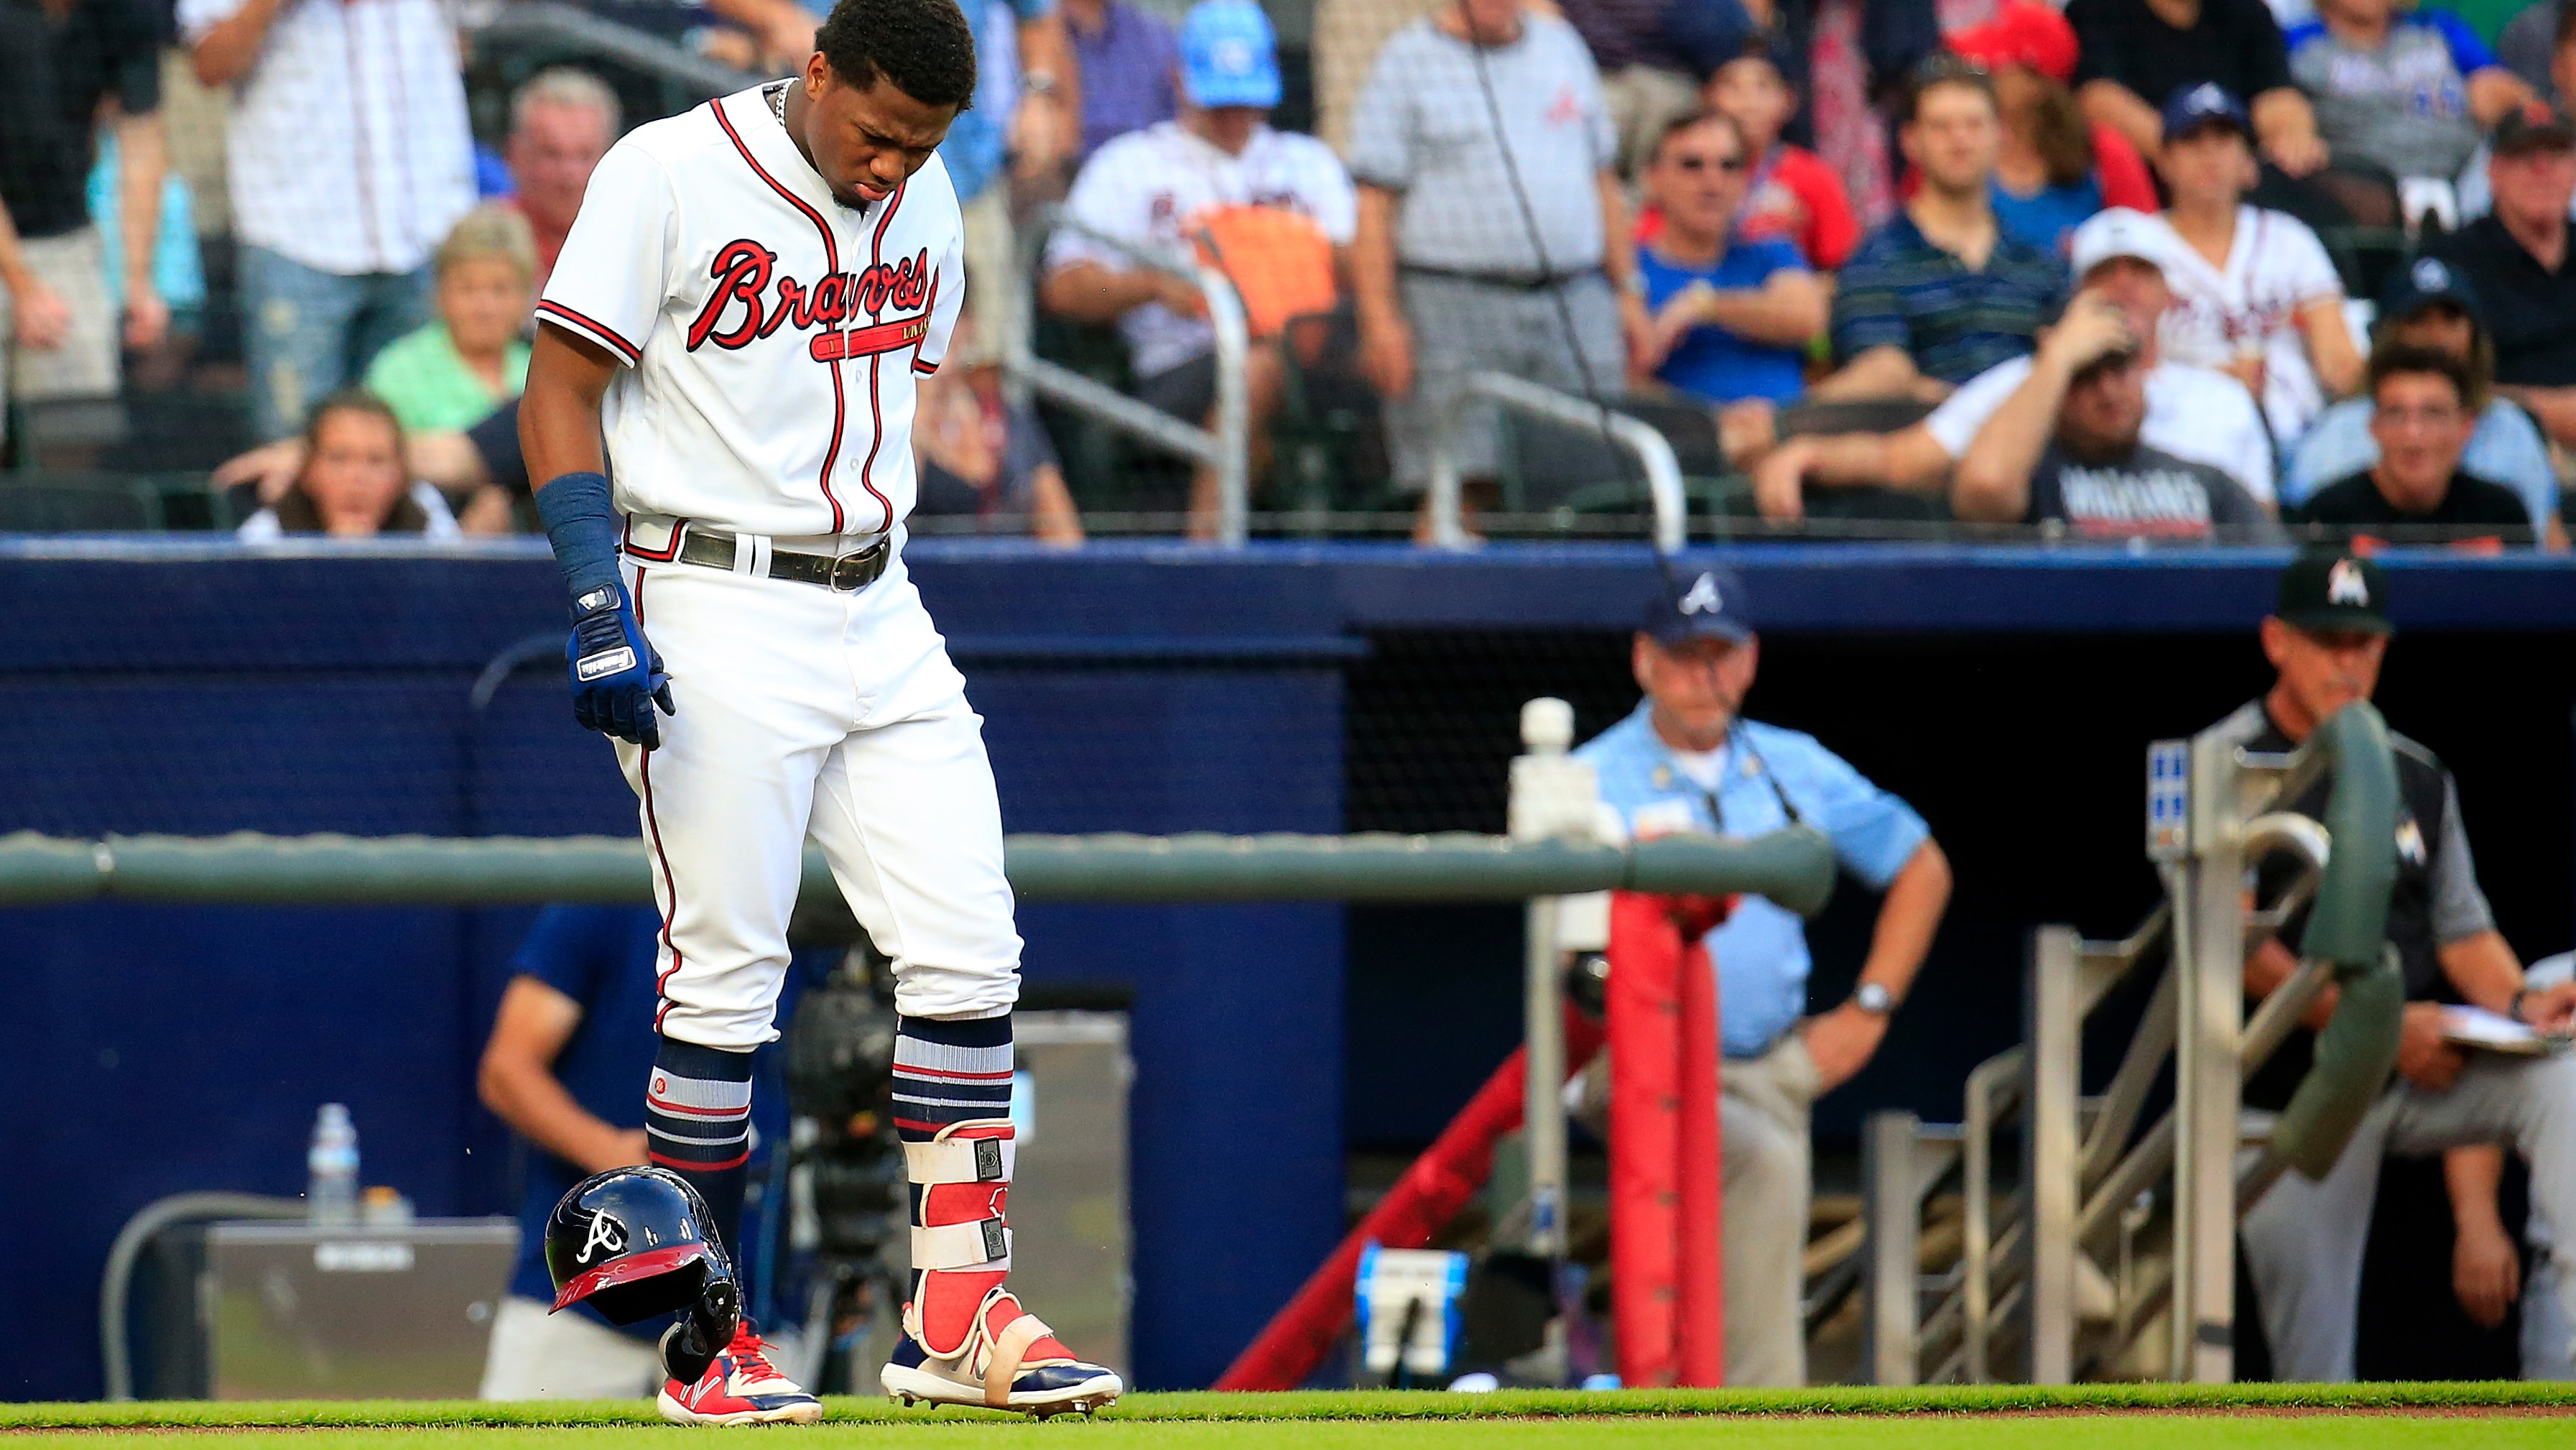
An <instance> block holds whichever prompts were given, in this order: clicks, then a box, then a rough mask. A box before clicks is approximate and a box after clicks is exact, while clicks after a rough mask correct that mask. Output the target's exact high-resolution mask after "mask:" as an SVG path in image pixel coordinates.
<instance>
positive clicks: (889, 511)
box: [859, 182, 930, 530]
mask: <svg viewBox="0 0 2576 1450" xmlns="http://www.w3.org/2000/svg"><path fill="white" fill-rule="evenodd" d="M910 185H911V183H909V182H906V183H904V185H902V186H898V187H896V188H895V189H894V195H892V196H889V197H887V198H886V204H885V215H884V216H881V217H879V218H877V229H876V233H875V235H873V236H871V237H870V238H869V239H868V267H869V270H871V271H874V270H875V269H876V268H878V267H881V266H884V265H885V261H884V255H883V254H884V252H885V234H886V228H888V227H890V226H893V225H894V214H895V212H896V210H897V209H898V208H900V207H901V206H902V205H903V194H904V192H905V190H906V189H908V188H909V187H910ZM871 315H874V314H871ZM921 318H922V321H923V322H924V323H925V324H926V323H928V322H929V320H930V312H929V310H928V309H927V308H925V309H923V311H922V314H921ZM925 335H926V334H925ZM884 362H885V359H884V358H883V357H874V356H872V357H870V358H869V359H868V427H869V429H870V433H869V437H868V456H867V457H866V458H865V459H862V460H861V461H860V463H859V485H860V487H862V488H865V489H866V490H867V491H868V497H870V498H872V499H875V500H876V501H877V507H879V508H881V509H884V510H885V527H886V528H887V529H889V530H891V529H892V528H893V527H894V502H893V500H891V499H889V498H887V497H886V496H885V495H884V494H883V493H880V492H878V490H877V484H876V478H875V472H876V466H877V450H878V449H880V448H883V447H885V412H884V408H883V399H882V398H881V397H880V396H879V395H880V392H881V390H882V387H883V384H882V382H881V381H880V379H879V373H880V370H881V368H882V366H883V364H884Z"/></svg>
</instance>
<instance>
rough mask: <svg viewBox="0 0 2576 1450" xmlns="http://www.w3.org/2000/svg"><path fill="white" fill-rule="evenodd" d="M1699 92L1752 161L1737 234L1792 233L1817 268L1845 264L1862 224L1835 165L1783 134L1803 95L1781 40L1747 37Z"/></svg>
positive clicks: (1754, 237) (1756, 237)
mask: <svg viewBox="0 0 2576 1450" xmlns="http://www.w3.org/2000/svg"><path fill="white" fill-rule="evenodd" d="M1700 95H1701V97H1702V99H1703V100H1704V101H1705V102H1706V104H1707V107H1708V109H1710V110H1712V111H1715V112H1717V113H1719V114H1720V115H1723V116H1725V117H1726V118H1727V119H1729V120H1731V121H1733V122H1734V123H1735V129H1736V131H1737V132H1738V133H1739V134H1741V135H1742V136H1743V137H1744V146H1745V152H1746V154H1747V155H1749V156H1751V157H1752V158H1753V170H1752V174H1751V176H1750V178H1749V179H1748V180H1747V182H1746V184H1745V192H1744V210H1743V211H1742V212H1741V213H1740V214H1739V215H1738V216H1737V217H1736V222H1735V229H1736V234H1737V235H1738V236H1740V237H1742V238H1744V239H1745V240H1747V241H1762V240H1766V239H1768V238H1771V237H1787V238H1789V239H1791V240H1792V241H1795V242H1796V243H1797V244H1798V250H1799V251H1800V252H1801V253H1803V254H1804V255H1805V256H1806V259H1807V265H1808V266H1811V267H1813V268H1815V269H1816V270H1818V271H1820V272H1830V271H1834V270H1836V269H1837V268H1839V267H1841V266H1842V264H1843V263H1844V262H1846V261H1848V260H1849V259H1850V257H1851V254H1852V248H1854V247H1856V246H1859V245H1860V221H1859V219H1858V218H1856V217H1854V216H1853V215H1852V207H1851V198H1850V197H1848V196H1846V195H1844V194H1843V182H1842V178H1841V177H1839V176H1836V175H1835V174H1834V170H1833V168H1832V167H1830V166H1827V165H1826V164H1825V163H1824V162H1823V161H1822V160H1821V159H1819V158H1818V157H1817V155H1816V153H1814V152H1813V151H1809V150H1807V149H1805V148H1804V147H1800V146H1792V145H1790V144H1788V143H1787V142H1785V141H1782V140H1781V139H1780V133H1781V131H1782V130H1784V129H1785V128H1786V127H1787V126H1788V124H1789V119H1790V117H1792V116H1795V115H1796V114H1797V113H1798V93H1797V91H1796V90H1795V89H1794V88H1792V87H1791V85H1790V84H1789V71H1788V69H1787V67H1786V66H1785V65H1783V64H1782V52H1781V49H1780V47H1779V45H1778V43H1777V42H1776V41H1772V40H1769V39H1762V40H1754V41H1748V42H1746V44H1745V47H1744V53H1743V54H1741V55H1738V56H1736V57H1734V58H1733V59H1731V60H1728V61H1727V62H1726V63H1724V64H1723V65H1720V66H1719V67H1718V68H1717V69H1716V70H1715V71H1714V72H1712V73H1711V74H1710V75H1709V78H1708V85H1707V86H1706V87H1705V88H1704V89H1703V90H1702V91H1701V92H1700ZM1640 235H1641V236H1643V235H1644V233H1643V232H1642V231H1641V232H1640Z"/></svg>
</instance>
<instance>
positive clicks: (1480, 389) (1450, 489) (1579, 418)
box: [1430, 372, 1689, 554]
mask: <svg viewBox="0 0 2576 1450" xmlns="http://www.w3.org/2000/svg"><path fill="white" fill-rule="evenodd" d="M1479 401H1484V402H1490V403H1493V404H1495V405H1497V406H1499V407H1502V408H1506V409H1509V410H1510V411H1512V412H1515V413H1521V414H1524V415H1526V416H1528V417H1532V418H1537V419H1541V420H1543V421H1545V422H1549V423H1555V424H1558V425H1560V426H1562V427H1567V428H1582V429H1587V430H1588V429H1598V430H1599V431H1600V432H1601V434H1602V436H1603V437H1605V438H1607V439H1608V440H1609V441H1610V443H1611V444H1612V445H1613V446H1615V447H1617V448H1620V449H1623V450H1625V451H1627V452H1629V453H1633V454H1635V455H1636V456H1637V462H1638V464H1639V465H1640V466H1642V467H1643V468H1644V470H1645V474H1646V495H1647V497H1648V498H1649V499H1650V500H1651V501H1652V502H1653V504H1654V508H1655V548H1656V550H1657V551H1658V552H1660V553H1665V554H1673V553H1679V552H1680V551H1681V547H1682V543H1683V539H1684V536H1685V531H1686V529H1687V526H1688V517H1689V516H1688V513H1687V505H1686V504H1685V502H1684V499H1683V494H1682V466H1681V461H1680V460H1679V459H1678V458H1676V457H1675V456H1674V454H1673V445H1672V444H1671V443H1669V442H1666V441H1665V439H1664V435H1663V434H1661V433H1658V432H1656V431H1655V430H1654V428H1653V426H1652V425H1650V424H1648V423H1646V422H1644V421H1642V420H1640V419H1636V418H1631V417H1629V416H1628V415H1627V414H1625V413H1622V412H1620V411H1618V410H1617V409H1615V408H1612V407H1610V406H1608V405H1607V404H1603V403H1595V402H1589V401H1587V400H1585V399H1582V398H1578V397H1576V396H1574V395H1573V394H1571V393H1560V392H1558V391H1557V390H1556V389H1554V388H1548V387H1541V386H1540V385H1538V384H1537V383H1533V382H1530V381H1527V380H1526V379H1522V378H1516V377H1513V376H1511V375H1510V374H1509V373H1497V372H1480V373H1476V374H1474V375H1472V376H1470V377H1469V378H1468V379H1467V382H1466V385H1465V386H1464V387H1463V388H1461V389H1460V390H1459V392H1458V397H1457V400H1456V401H1455V402H1454V403H1452V404H1451V405H1450V409H1449V413H1448V416H1446V417H1444V418H1442V419H1441V420H1440V423H1439V431H1438V433H1437V435H1436V436H1435V437H1434V439H1433V440H1432V445H1431V480H1430V484H1431V542H1432V544H1433V546H1434V547H1436V548H1442V549H1464V548H1467V547H1469V546H1470V545H1471V544H1473V543H1474V542H1475V541H1474V539H1473V538H1472V537H1470V536H1469V534H1468V533H1467V525H1466V520H1465V518H1464V515H1463V511H1462V504H1461V491H1462V490H1461V486H1460V481H1459V478H1458V458H1457V453H1456V440H1457V432H1458V429H1459V428H1460V427H1461V426H1462V425H1463V424H1464V423H1465V421H1466V415H1467V412H1468V410H1469V409H1471V408H1473V407H1474V406H1475V405H1476V403H1477V402H1479Z"/></svg>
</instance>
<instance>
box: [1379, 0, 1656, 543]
mask: <svg viewBox="0 0 2576 1450" xmlns="http://www.w3.org/2000/svg"><path fill="white" fill-rule="evenodd" d="M1616 156H1617V139H1616V137H1615V136H1614V135H1613V134H1612V132H1611V129H1610V118H1609V114H1608V112H1607V110H1606V109H1605V108H1604V103H1603V101H1602V97H1601V88H1600V85H1599V82H1598V78H1597V77H1596V76H1595V74H1594V72H1593V68H1592V58H1591V57H1590V56H1589V55H1588V54H1586V53H1585V51H1584V49H1583V42H1582V40H1581V39H1580V38H1579V37H1578V36H1576V35H1575V33H1574V31H1573V29H1572V27H1570V26H1568V25H1567V24H1566V23H1565V22H1564V21H1562V20H1559V19H1557V18H1555V17H1554V16H1552V15H1548V14H1546V13H1544V12H1542V11H1539V10H1536V9H1529V8H1524V6H1523V5H1522V3H1521V0H1459V3H1458V4H1456V5H1454V6H1450V7H1448V8H1445V9H1443V10H1441V11H1440V12H1439V13H1438V14H1437V15H1436V16H1434V17H1432V18H1430V19H1426V20H1419V21H1416V22H1414V23H1413V24H1412V25H1409V26H1407V27H1406V28H1405V29H1403V30H1402V31H1400V32H1398V33H1397V34H1396V35H1395V37H1394V38H1392V39H1390V40H1389V41H1387V43H1386V47H1385V49H1383V50H1381V51H1380V52H1379V53H1378V58H1377V69H1376V71H1375V73H1374V74H1372V75H1371V76H1370V78H1369V85H1368V90H1367V92H1366V93H1365V94H1364V95H1363V96H1362V97H1361V99H1360V105H1359V112H1358V115H1357V117H1356V120H1355V122H1354V126H1353V132H1352V137H1351V175H1352V177H1353V179H1355V180H1356V181H1358V182H1359V234H1358V238H1357V240H1356V241H1355V242H1354V243H1353V245H1352V249H1351V271H1352V288H1353V291H1354V293H1355V295H1356V300H1357V303H1358V311H1359V327H1360V366H1361V369H1362V371H1363V372H1364V373H1365V374H1366V375H1367V377H1368V379H1369V381H1370V382H1372V383H1373V384H1375V385H1376V387H1377V388H1378V390H1379V392H1381V393H1382V394H1384V395H1385V397H1386V398H1387V399H1388V405H1387V435H1388V443H1389V445H1390V451H1391V452H1392V453H1393V454H1394V461H1395V475H1396V482H1397V484H1398V486H1399V487H1402V488H1405V489H1408V490H1419V489H1424V488H1425V487H1426V486H1427V484H1428V483H1429V481H1430V475H1431V450H1432V446H1433V440H1434V437H1435V434H1436V433H1437V432H1438V431H1439V430H1440V429H1441V427H1442V425H1443V424H1444V422H1445V421H1446V420H1447V419H1448V418H1449V417H1450V416H1451V413H1452V411H1453V410H1452V407H1451V405H1452V403H1453V402H1454V401H1455V400H1456V398H1457V397H1458V396H1459V393H1460V391H1461V389H1462V387H1463V385H1464V383H1465V382H1466V379H1467V377H1468V376H1469V375H1470V374H1472V373H1475V372H1477V371H1480V370H1483V369H1487V368H1492V369H1496V370H1499V371H1502V372H1505V373H1510V374H1512V375H1514V376H1516V377H1521V378H1525V379H1528V380H1529V381H1531V382H1534V383H1539V384H1542V385H1545V386H1547V387H1551V388H1557V389H1561V390H1563V391H1566V392H1571V393H1587V394H1596V395H1597V394H1604V393H1609V392H1612V391H1615V390H1616V389H1617V388H1618V387H1619V385H1620V382H1621V380H1622V379H1623V378H1624V377H1625V375H1626V365H1627V362H1628V360H1629V357H1630V356H1631V353H1632V352H1633V350H1635V349H1637V348H1640V347H1642V345H1643V343H1644V341H1645V336H1646V332H1647V320H1646V307H1645V298H1644V297H1643V295H1642V294H1640V293H1638V292H1637V291H1635V290H1634V285H1635V283H1636V281H1637V275H1636V253H1635V250H1634V244H1633V242H1632V241H1631V239H1630V234H1629V230H1628V223H1627V206H1626V203H1625V200H1624V199H1623V197H1622V196H1621V194H1620V189H1619V178H1618V175H1617V173H1616V172H1615V171H1614V170H1613V169H1612V166H1611V163H1612V162H1613V161H1614V160H1615V159H1616ZM1451 436H1452V438H1453V440H1454V443H1455V446H1456V449H1457V453H1456V462H1457V466H1458V472H1459V475H1460V477H1461V478H1462V479H1464V480H1468V481H1470V483H1471V484H1473V483H1475V482H1477V481H1483V480H1491V479H1492V478H1493V477H1494V476H1495V472H1496V470H1497V468H1498V467H1499V459H1498V456H1497V447H1498V440H1497V436H1496V419H1495V416H1494V411H1493V409H1492V408H1491V407H1490V406H1477V407H1471V408H1469V409H1468V410H1467V412H1466V414H1465V422H1464V424H1463V425H1462V426H1461V427H1459V428H1458V429H1457V430H1456V432H1455V433H1454V434H1453V435H1451ZM1470 497H1471V499H1472V497H1473V496H1472V494H1471V495H1470ZM1471 506H1472V505H1471ZM1430 527H1431V517H1430V500H1429V498H1428V496H1427V494H1426V496H1425V498H1424V501H1423V511H1422V515H1421V518H1420V520H1419V522H1418V523H1417V525H1416V537H1417V538H1419V539H1428V538H1429V536H1430Z"/></svg>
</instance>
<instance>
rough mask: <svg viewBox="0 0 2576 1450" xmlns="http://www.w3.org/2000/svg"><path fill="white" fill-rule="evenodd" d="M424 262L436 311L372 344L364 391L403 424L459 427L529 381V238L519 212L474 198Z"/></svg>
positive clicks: (533, 292) (533, 288)
mask: <svg viewBox="0 0 2576 1450" xmlns="http://www.w3.org/2000/svg"><path fill="white" fill-rule="evenodd" d="M431 266H432V268H433V269H434V270H435V271H436V273H437V276H438V289H437V303H438V320H437V321H436V322H433V323H431V324H429V325H428V326H427V327H424V328H422V329H421V330H420V331H418V332H414V333H410V334H408V335H406V336H403V337H400V338H397V339H395V340H394V341H393V342H392V343H390V344H388V345H387V346H386V348H385V350H384V351H383V352H380V353H378V354H376V360H375V361H374V362H373V363H371V364H369V365H368V367H367V391H369V392H371V393H374V394H375V395H376V396H377V397H379V398H382V399H384V400H385V404H386V406H388V407H390V408H392V409H393V410H394V416H395V417H397V418H399V419H401V420H402V425H403V427H404V428H405V429H407V430H413V429H451V430H453V429H463V428H467V427H470V426H472V425H473V424H474V423H475V422H476V421H477V420H479V419H481V418H483V417H484V416H485V415H487V414H489V413H490V412H491V411H492V410H493V408H495V407H497V406H499V405H500V404H501V403H504V402H506V401H508V400H509V399H511V398H515V397H517V396H518V395H519V394H520V392H521V391H522V390H523V389H525V388H526V387H527V385H528V344H527V342H526V341H525V340H524V338H523V334H524V333H525V332H526V331H527V327H528V318H529V315H530V314H531V313H532V312H533V310H534V309H535V307H536V301H537V283H536V269H537V252H536V246H535V243H534V242H532V241H531V240H530V238H529V235H528V224H527V222H526V220H525V219H523V218H522V217H520V215H519V214H518V213H517V212H515V211H512V210H510V209H509V208H506V207H499V206H486V207H477V208H476V209H474V210H473V211H470V212H467V213H466V214H465V216H464V219H463V220H461V221H459V222H457V224H456V229H455V230H454V231H451V232H449V233H448V234H447V240H446V241H444V242H442V243H440V244H439V248H438V252H437V254H436V256H435V257H434V258H433V259H432V261H431Z"/></svg>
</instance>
